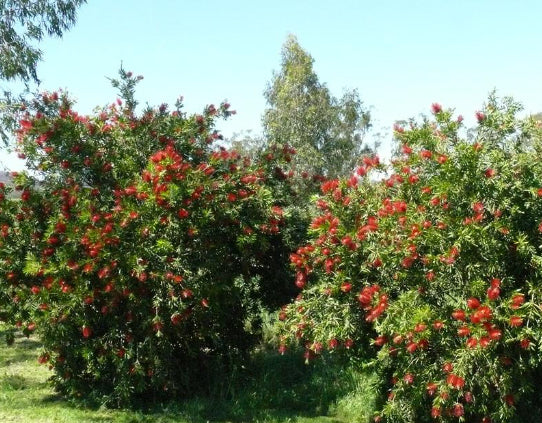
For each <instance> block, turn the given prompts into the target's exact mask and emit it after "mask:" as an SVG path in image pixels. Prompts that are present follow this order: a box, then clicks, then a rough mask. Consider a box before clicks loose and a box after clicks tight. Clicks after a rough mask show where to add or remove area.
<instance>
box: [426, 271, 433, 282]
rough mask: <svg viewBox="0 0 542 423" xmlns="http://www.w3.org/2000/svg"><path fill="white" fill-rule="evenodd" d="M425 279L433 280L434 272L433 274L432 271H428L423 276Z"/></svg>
mask: <svg viewBox="0 0 542 423" xmlns="http://www.w3.org/2000/svg"><path fill="white" fill-rule="evenodd" d="M425 279H427V280H428V281H432V280H434V279H435V272H433V271H432V270H430V271H429V272H427V273H426V274H425Z"/></svg>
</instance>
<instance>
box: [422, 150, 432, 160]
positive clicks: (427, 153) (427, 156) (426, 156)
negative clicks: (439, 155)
mask: <svg viewBox="0 0 542 423" xmlns="http://www.w3.org/2000/svg"><path fill="white" fill-rule="evenodd" d="M432 156H433V153H432V152H431V151H429V150H422V151H420V157H421V158H422V159H430V158H431V157H432Z"/></svg>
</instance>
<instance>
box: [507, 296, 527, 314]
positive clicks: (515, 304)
mask: <svg viewBox="0 0 542 423" xmlns="http://www.w3.org/2000/svg"><path fill="white" fill-rule="evenodd" d="M524 302H525V296H524V295H523V294H515V295H514V296H513V297H512V304H511V305H510V308H511V309H512V310H516V309H518V308H520V307H521V306H522V305H523V303H524Z"/></svg>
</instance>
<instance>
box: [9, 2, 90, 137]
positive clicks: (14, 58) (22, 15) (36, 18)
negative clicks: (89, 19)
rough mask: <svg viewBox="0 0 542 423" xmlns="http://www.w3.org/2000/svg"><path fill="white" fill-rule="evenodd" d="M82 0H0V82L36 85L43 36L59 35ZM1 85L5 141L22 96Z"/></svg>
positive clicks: (66, 27)
mask: <svg viewBox="0 0 542 423" xmlns="http://www.w3.org/2000/svg"><path fill="white" fill-rule="evenodd" d="M84 3H86V0H0V81H3V82H4V83H5V82H13V81H22V82H24V84H25V87H26V90H29V87H30V84H31V83H36V84H39V82H40V81H39V78H38V73H37V66H38V63H39V61H40V60H41V59H42V55H43V53H42V51H41V50H40V49H39V48H38V46H37V44H38V43H39V42H40V41H41V40H42V39H43V38H44V37H46V36H56V37H61V36H62V34H63V33H64V32H65V31H66V30H68V29H69V28H70V27H71V26H73V25H74V24H75V21H76V18H77V9H78V8H79V7H80V6H81V5H82V4H84ZM4 85H5V84H3V86H1V89H2V94H3V95H2V97H1V98H0V119H1V120H0V135H1V136H2V138H3V140H4V143H6V144H7V140H8V137H7V134H8V132H9V129H10V127H11V125H12V123H13V115H12V113H13V111H14V110H16V109H17V107H18V104H19V103H20V102H21V100H22V98H23V96H22V95H21V94H18V95H15V96H14V94H13V92H11V91H10V90H9V89H8V88H7V87H6V86H4Z"/></svg>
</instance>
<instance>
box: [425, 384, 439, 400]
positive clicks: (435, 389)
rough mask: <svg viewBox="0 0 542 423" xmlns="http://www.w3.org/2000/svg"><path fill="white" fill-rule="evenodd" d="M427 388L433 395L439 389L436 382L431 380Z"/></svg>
mask: <svg viewBox="0 0 542 423" xmlns="http://www.w3.org/2000/svg"><path fill="white" fill-rule="evenodd" d="M425 389H426V390H427V394H428V395H429V396H430V397H432V396H433V395H435V392H436V391H437V384H436V383H435V382H429V383H428V384H427V386H426V387H425Z"/></svg>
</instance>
